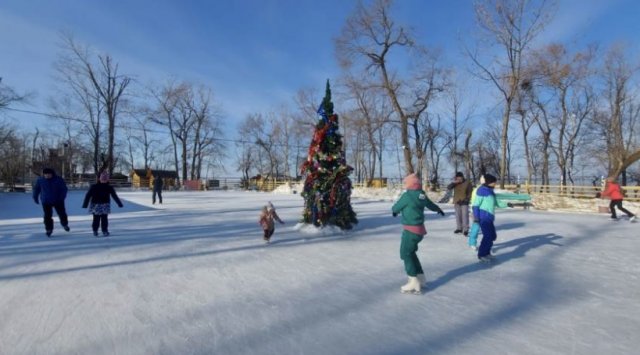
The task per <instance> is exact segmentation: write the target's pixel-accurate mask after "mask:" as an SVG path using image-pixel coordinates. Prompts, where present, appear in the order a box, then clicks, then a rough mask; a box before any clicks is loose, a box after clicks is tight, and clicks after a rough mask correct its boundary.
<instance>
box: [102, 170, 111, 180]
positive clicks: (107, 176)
mask: <svg viewBox="0 0 640 355" xmlns="http://www.w3.org/2000/svg"><path fill="white" fill-rule="evenodd" d="M107 181H109V173H108V172H106V171H105V172H103V173H102V174H100V182H107Z"/></svg>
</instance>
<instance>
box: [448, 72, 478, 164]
mask: <svg viewBox="0 0 640 355" xmlns="http://www.w3.org/2000/svg"><path fill="white" fill-rule="evenodd" d="M466 86H467V85H466V84H465V83H464V81H463V80H457V81H455V82H454V84H452V85H451V86H450V87H449V89H448V90H447V92H446V95H445V105H446V112H447V115H448V116H450V118H451V120H450V124H449V135H450V137H451V144H450V145H449V146H448V147H449V157H450V158H451V160H452V161H453V169H454V170H455V171H459V167H460V165H461V164H462V165H463V166H464V168H465V173H466V174H465V175H466V176H471V174H472V170H471V164H470V163H471V161H470V155H469V150H468V148H469V143H470V142H466V137H465V144H464V145H463V147H462V148H461V146H460V144H461V143H462V142H460V140H461V139H462V138H463V134H466V136H468V137H469V138H468V139H469V140H470V139H471V131H469V130H468V129H467V125H468V124H469V122H470V120H471V118H472V117H473V115H474V113H475V104H473V103H469V101H468V100H467V97H469V96H470V94H469V92H468V90H466ZM465 132H466V133H465Z"/></svg>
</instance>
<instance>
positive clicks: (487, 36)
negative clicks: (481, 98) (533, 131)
mask: <svg viewBox="0 0 640 355" xmlns="http://www.w3.org/2000/svg"><path fill="white" fill-rule="evenodd" d="M475 14H476V22H477V23H478V26H479V28H480V33H481V36H482V37H481V38H480V39H479V44H480V45H481V46H485V48H482V50H478V49H476V50H474V51H472V50H470V49H468V48H467V54H468V56H469V58H471V61H472V62H473V63H474V65H475V66H476V67H477V68H478V71H477V74H478V76H479V77H480V78H482V79H484V80H486V81H488V82H490V83H491V84H492V85H493V86H495V88H496V89H497V90H498V91H499V92H500V95H501V97H502V98H503V99H504V107H503V109H502V127H501V131H502V134H501V136H500V142H501V146H500V151H501V156H500V180H501V181H500V185H501V187H504V182H505V177H506V174H507V170H508V166H507V145H508V142H509V122H510V119H511V113H512V112H513V110H514V104H515V100H516V98H517V96H518V91H519V89H520V86H521V84H522V80H523V75H522V74H523V67H524V58H526V56H527V55H528V52H529V51H530V50H531V45H532V43H533V41H534V40H535V38H536V37H537V36H538V35H539V34H540V32H541V31H542V30H543V29H544V27H545V26H546V25H547V23H548V22H549V20H550V14H551V6H549V2H548V1H546V0H482V1H478V2H476V3H475ZM496 47H497V51H498V52H497V53H494V52H492V49H493V48H496ZM480 53H489V54H490V57H489V58H488V59H484V58H482V57H481V55H480Z"/></svg>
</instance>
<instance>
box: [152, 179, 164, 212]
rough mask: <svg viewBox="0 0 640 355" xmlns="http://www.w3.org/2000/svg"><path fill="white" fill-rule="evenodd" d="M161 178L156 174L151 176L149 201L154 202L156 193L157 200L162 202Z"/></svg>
mask: <svg viewBox="0 0 640 355" xmlns="http://www.w3.org/2000/svg"><path fill="white" fill-rule="evenodd" d="M163 185H164V184H163V182H162V178H161V177H160V176H158V175H156V176H154V178H153V196H152V197H151V203H152V204H154V205H155V204H156V195H158V202H160V204H162V187H163Z"/></svg>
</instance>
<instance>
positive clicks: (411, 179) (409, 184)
mask: <svg viewBox="0 0 640 355" xmlns="http://www.w3.org/2000/svg"><path fill="white" fill-rule="evenodd" d="M403 182H404V188H405V189H407V190H420V189H422V184H421V183H420V178H418V176H417V175H416V174H409V175H407V176H406V177H405V178H404V180H403Z"/></svg>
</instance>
